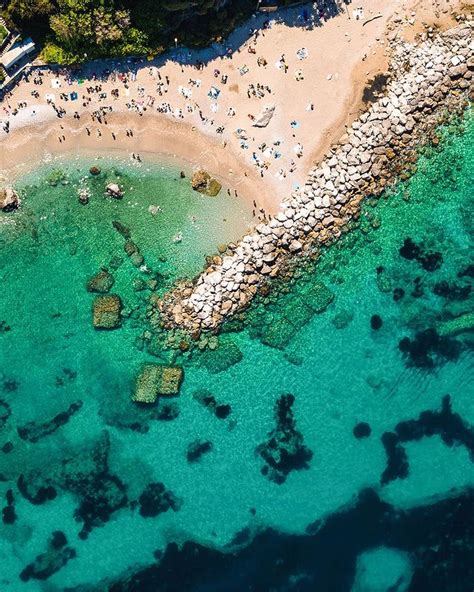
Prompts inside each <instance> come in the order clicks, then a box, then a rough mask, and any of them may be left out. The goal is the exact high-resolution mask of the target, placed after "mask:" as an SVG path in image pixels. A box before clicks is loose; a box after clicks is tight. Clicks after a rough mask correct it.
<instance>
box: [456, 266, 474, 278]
mask: <svg viewBox="0 0 474 592" xmlns="http://www.w3.org/2000/svg"><path fill="white" fill-rule="evenodd" d="M457 275H458V277H459V278H464V277H468V278H472V279H474V264H472V263H471V264H470V265H468V266H467V267H465V268H464V269H462V270H461V271H459V272H458V274H457Z"/></svg>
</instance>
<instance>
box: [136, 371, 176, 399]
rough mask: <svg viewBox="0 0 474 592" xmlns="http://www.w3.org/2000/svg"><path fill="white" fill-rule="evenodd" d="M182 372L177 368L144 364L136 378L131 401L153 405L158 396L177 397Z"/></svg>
mask: <svg viewBox="0 0 474 592" xmlns="http://www.w3.org/2000/svg"><path fill="white" fill-rule="evenodd" d="M183 377H184V371H183V369H182V368H180V367H178V366H163V365H161V364H145V365H144V366H143V368H142V370H141V372H140V374H139V376H138V378H137V384H136V388H135V392H134V393H133V396H132V400H133V401H135V402H137V403H154V402H155V401H156V400H157V398H158V396H159V395H178V394H179V389H180V387H181V383H182V382H183Z"/></svg>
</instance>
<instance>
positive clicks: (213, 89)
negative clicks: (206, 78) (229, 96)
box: [207, 86, 221, 99]
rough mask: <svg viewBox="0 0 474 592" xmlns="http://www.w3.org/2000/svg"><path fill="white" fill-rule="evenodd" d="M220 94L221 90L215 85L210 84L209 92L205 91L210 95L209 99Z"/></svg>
mask: <svg viewBox="0 0 474 592" xmlns="http://www.w3.org/2000/svg"><path fill="white" fill-rule="evenodd" d="M220 94H221V91H220V90H219V89H218V88H216V87H215V86H211V88H210V90H209V92H208V93H207V96H208V97H211V99H217V98H218V97H219V95H220Z"/></svg>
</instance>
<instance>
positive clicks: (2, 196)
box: [0, 187, 20, 212]
mask: <svg viewBox="0 0 474 592" xmlns="http://www.w3.org/2000/svg"><path fill="white" fill-rule="evenodd" d="M19 205H20V198H19V197H18V193H17V192H16V191H15V190H14V189H12V188H11V187H5V188H2V189H0V210H2V211H3V212H11V211H13V210H16V209H17V208H18V206H19Z"/></svg>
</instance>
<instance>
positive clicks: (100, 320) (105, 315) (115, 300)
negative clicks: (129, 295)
mask: <svg viewBox="0 0 474 592" xmlns="http://www.w3.org/2000/svg"><path fill="white" fill-rule="evenodd" d="M92 312H93V324H94V328H95V329H117V328H118V327H120V325H121V324H122V317H121V312H122V301H121V299H120V296H117V295H116V294H110V295H108V296H97V297H96V299H95V300H94V304H93V311H92Z"/></svg>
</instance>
